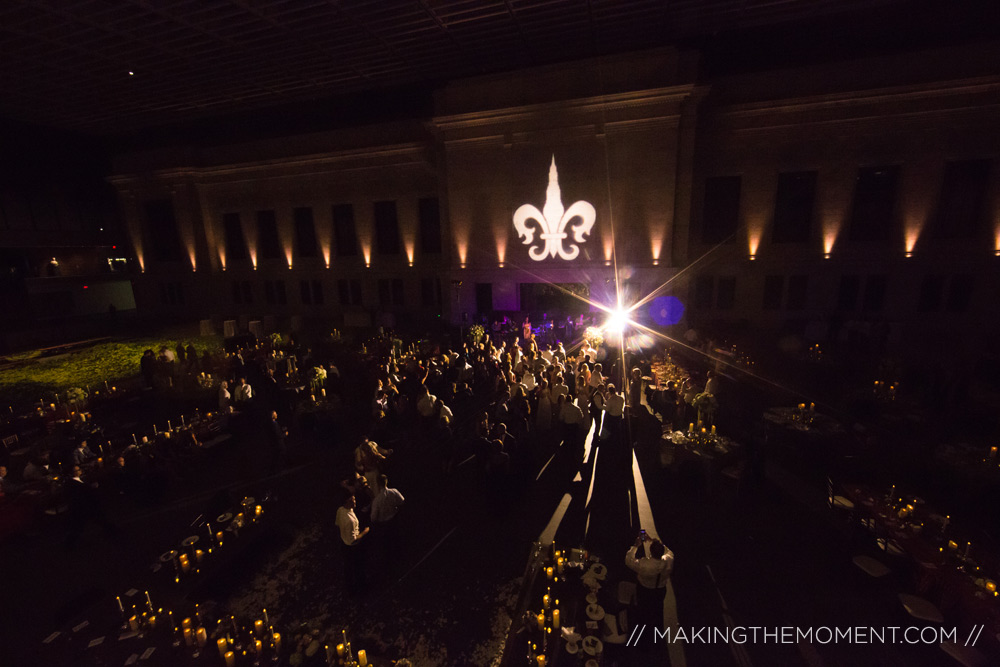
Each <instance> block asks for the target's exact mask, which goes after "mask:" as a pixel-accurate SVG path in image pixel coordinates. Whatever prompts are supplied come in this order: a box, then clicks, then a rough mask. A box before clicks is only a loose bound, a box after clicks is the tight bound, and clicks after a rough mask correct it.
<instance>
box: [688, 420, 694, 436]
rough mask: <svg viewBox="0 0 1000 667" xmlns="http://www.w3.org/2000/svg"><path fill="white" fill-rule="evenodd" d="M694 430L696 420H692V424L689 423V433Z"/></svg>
mask: <svg viewBox="0 0 1000 667" xmlns="http://www.w3.org/2000/svg"><path fill="white" fill-rule="evenodd" d="M693 432H694V422H691V423H690V424H688V433H693Z"/></svg>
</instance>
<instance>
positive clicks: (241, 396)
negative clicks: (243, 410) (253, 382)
mask: <svg viewBox="0 0 1000 667" xmlns="http://www.w3.org/2000/svg"><path fill="white" fill-rule="evenodd" d="M252 398H253V389H252V388H251V387H250V385H249V384H248V383H247V379H246V378H240V383H239V384H238V385H236V391H234V392H233V402H234V403H236V404H237V405H247V404H248V403H250V399H252Z"/></svg>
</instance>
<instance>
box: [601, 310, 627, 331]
mask: <svg viewBox="0 0 1000 667" xmlns="http://www.w3.org/2000/svg"><path fill="white" fill-rule="evenodd" d="M631 323H632V320H631V319H630V318H629V316H628V311H626V310H624V309H623V308H616V309H614V310H612V311H611V315H610V317H608V320H607V321H606V322H605V323H604V329H605V331H608V332H610V333H613V334H615V335H616V336H620V335H622V333H623V332H624V331H625V327H627V326H628V325H629V324H631Z"/></svg>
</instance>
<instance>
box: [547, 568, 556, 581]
mask: <svg viewBox="0 0 1000 667" xmlns="http://www.w3.org/2000/svg"><path fill="white" fill-rule="evenodd" d="M553 574H555V572H554V571H553V570H552V568H551V567H547V568H545V577H546V578H547V579H551V578H552V575H553Z"/></svg>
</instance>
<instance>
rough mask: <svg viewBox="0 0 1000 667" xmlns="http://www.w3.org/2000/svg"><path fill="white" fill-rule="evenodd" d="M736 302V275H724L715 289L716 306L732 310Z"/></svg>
mask: <svg viewBox="0 0 1000 667" xmlns="http://www.w3.org/2000/svg"><path fill="white" fill-rule="evenodd" d="M735 304H736V276H722V277H720V278H719V280H718V287H717V288H716V290H715V307H716V308H718V309H719V310H732V309H733V306H734V305H735Z"/></svg>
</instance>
